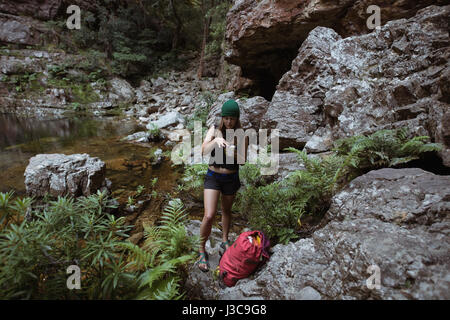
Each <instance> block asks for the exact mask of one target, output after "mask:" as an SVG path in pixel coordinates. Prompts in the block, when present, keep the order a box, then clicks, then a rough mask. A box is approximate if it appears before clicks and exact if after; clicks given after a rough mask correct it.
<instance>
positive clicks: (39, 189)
mask: <svg viewBox="0 0 450 320" xmlns="http://www.w3.org/2000/svg"><path fill="white" fill-rule="evenodd" d="M105 171H106V166H105V163H104V162H103V161H101V160H100V159H99V158H96V157H90V156H89V155H88V154H72V155H64V154H38V155H36V156H34V157H32V158H30V162H29V164H28V166H27V168H26V169H25V173H24V175H25V188H26V191H27V195H29V196H35V197H43V196H44V195H45V194H46V193H48V194H50V195H51V196H55V197H56V196H66V195H68V196H73V197H77V196H89V195H91V194H93V193H95V192H96V191H97V190H98V189H100V188H101V187H102V186H103V185H104V183H105Z"/></svg>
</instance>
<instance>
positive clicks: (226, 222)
mask: <svg viewBox="0 0 450 320" xmlns="http://www.w3.org/2000/svg"><path fill="white" fill-rule="evenodd" d="M235 196H236V194H233V195H224V194H222V241H223V242H226V241H228V233H229V232H230V225H231V207H232V206H233V200H234V197H235Z"/></svg>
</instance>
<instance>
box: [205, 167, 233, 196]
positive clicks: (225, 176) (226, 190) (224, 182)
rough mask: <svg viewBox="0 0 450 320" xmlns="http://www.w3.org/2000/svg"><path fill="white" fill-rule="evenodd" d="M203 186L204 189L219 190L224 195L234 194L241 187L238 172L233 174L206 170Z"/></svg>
mask: <svg viewBox="0 0 450 320" xmlns="http://www.w3.org/2000/svg"><path fill="white" fill-rule="evenodd" d="M203 186H204V188H205V189H214V190H220V191H221V192H222V194H224V195H232V194H235V193H236V192H237V191H238V189H239V188H240V187H241V180H239V171H237V172H234V173H217V172H214V171H212V170H211V169H208V171H207V172H206V176H205V183H204V184H203Z"/></svg>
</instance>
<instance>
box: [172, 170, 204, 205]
mask: <svg viewBox="0 0 450 320" xmlns="http://www.w3.org/2000/svg"><path fill="white" fill-rule="evenodd" d="M207 171H208V164H207V163H197V164H193V165H187V166H186V167H185V170H184V172H183V176H182V178H181V183H180V184H179V185H178V190H179V191H185V192H188V193H189V194H191V195H193V196H194V197H195V198H197V199H203V183H204V181H205V176H206V172H207Z"/></svg>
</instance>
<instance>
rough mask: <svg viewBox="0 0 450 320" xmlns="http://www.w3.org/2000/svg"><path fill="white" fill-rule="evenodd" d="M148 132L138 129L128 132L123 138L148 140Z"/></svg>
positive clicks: (140, 140) (139, 140) (126, 139)
mask: <svg viewBox="0 0 450 320" xmlns="http://www.w3.org/2000/svg"><path fill="white" fill-rule="evenodd" d="M149 137H150V133H149V132H148V131H140V132H136V133H133V134H130V135H128V136H126V137H125V138H123V140H125V141H135V142H149Z"/></svg>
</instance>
